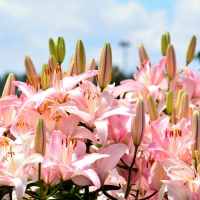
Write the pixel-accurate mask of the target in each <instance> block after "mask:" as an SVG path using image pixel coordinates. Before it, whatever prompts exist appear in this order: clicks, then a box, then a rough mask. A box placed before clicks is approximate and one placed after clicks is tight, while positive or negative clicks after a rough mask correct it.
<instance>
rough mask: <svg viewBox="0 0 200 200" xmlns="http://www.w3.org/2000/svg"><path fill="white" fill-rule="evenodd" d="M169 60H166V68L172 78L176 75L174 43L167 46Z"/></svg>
mask: <svg viewBox="0 0 200 200" xmlns="http://www.w3.org/2000/svg"><path fill="white" fill-rule="evenodd" d="M166 56H167V62H166V70H167V74H168V77H169V80H171V79H172V78H173V77H174V76H175V75H176V54H175V50H174V47H173V45H172V44H169V45H168V47H167V54H166Z"/></svg>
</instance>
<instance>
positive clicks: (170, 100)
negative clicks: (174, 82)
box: [166, 90, 174, 115]
mask: <svg viewBox="0 0 200 200" xmlns="http://www.w3.org/2000/svg"><path fill="white" fill-rule="evenodd" d="M166 110H167V114H168V115H171V114H172V113H173V112H174V94H173V92H172V91H171V90H169V92H168V93H167V99H166Z"/></svg>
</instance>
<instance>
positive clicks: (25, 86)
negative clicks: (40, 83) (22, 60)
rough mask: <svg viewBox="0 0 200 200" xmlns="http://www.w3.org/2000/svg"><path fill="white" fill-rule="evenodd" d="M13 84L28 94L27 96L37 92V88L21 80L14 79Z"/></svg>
mask: <svg viewBox="0 0 200 200" xmlns="http://www.w3.org/2000/svg"><path fill="white" fill-rule="evenodd" d="M13 84H14V85H15V86H17V87H18V88H19V89H20V91H21V92H22V93H23V94H24V95H25V96H26V98H28V97H31V96H33V95H34V94H35V93H36V90H35V88H34V87H32V86H31V85H28V84H27V83H24V82H21V81H13Z"/></svg>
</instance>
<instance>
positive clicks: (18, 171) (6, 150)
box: [0, 137, 43, 200]
mask: <svg viewBox="0 0 200 200" xmlns="http://www.w3.org/2000/svg"><path fill="white" fill-rule="evenodd" d="M1 140H2V138H1ZM11 144H12V142H11V140H9V139H8V138H5V137H4V139H3V140H2V141H1V147H2V148H3V149H1V151H2V150H3V151H2V154H3V158H2V159H1V160H2V164H0V183H1V184H3V185H8V186H14V187H15V193H16V196H17V199H18V200H21V199H22V197H23V195H24V193H25V190H26V185H27V180H28V178H31V179H34V176H33V174H31V173H32V172H31V171H32V166H34V165H35V164H36V163H40V162H42V161H43V157H42V156H41V155H40V154H32V155H31V156H29V157H28V158H26V159H25V158H24V154H23V153H19V152H18V151H19V148H18V147H17V146H16V147H15V146H13V148H12V146H11ZM2 145H3V146H2ZM15 149H16V150H17V149H18V151H15V153H14V152H13V150H15Z"/></svg>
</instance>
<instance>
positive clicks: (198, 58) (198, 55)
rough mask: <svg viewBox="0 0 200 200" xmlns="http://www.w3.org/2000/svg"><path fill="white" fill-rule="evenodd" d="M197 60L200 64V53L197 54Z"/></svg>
mask: <svg viewBox="0 0 200 200" xmlns="http://www.w3.org/2000/svg"><path fill="white" fill-rule="evenodd" d="M195 59H197V60H199V62H200V51H199V52H198V53H197V54H196V56H195Z"/></svg>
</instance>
